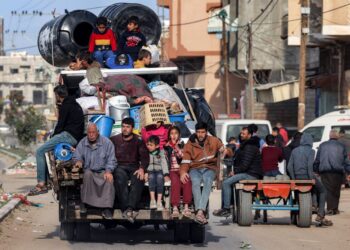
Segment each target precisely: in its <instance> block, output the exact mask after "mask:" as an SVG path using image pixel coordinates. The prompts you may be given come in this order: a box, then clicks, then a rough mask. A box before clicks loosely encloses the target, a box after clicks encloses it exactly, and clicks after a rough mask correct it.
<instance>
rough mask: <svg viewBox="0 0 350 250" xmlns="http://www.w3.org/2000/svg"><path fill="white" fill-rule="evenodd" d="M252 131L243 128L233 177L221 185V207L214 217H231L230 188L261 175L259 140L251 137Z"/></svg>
mask: <svg viewBox="0 0 350 250" xmlns="http://www.w3.org/2000/svg"><path fill="white" fill-rule="evenodd" d="M253 133H254V132H253V130H250V129H248V127H243V128H242V131H241V135H240V136H241V145H240V147H239V150H238V151H237V153H236V154H237V155H236V158H235V161H234V171H233V175H232V176H231V177H229V178H227V179H225V180H224V181H223V183H222V197H223V200H224V202H223V207H222V208H221V209H219V210H216V211H215V213H214V215H215V216H220V217H228V216H229V215H231V210H230V206H231V197H232V186H233V185H234V184H236V183H238V182H239V181H241V180H256V179H260V178H261V177H262V175H263V171H262V168H261V154H260V149H259V148H260V142H259V141H260V140H259V138H258V137H256V136H253Z"/></svg>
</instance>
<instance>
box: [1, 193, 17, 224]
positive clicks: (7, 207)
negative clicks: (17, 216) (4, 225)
mask: <svg viewBox="0 0 350 250" xmlns="http://www.w3.org/2000/svg"><path fill="white" fill-rule="evenodd" d="M20 203H21V200H20V199H18V198H14V199H12V200H10V201H9V202H8V203H7V204H6V205H5V206H3V207H2V208H0V222H2V221H3V220H4V219H5V218H6V216H7V215H9V214H10V213H11V212H12V210H13V209H15V208H16V207H17V206H18V205H19V204H20Z"/></svg>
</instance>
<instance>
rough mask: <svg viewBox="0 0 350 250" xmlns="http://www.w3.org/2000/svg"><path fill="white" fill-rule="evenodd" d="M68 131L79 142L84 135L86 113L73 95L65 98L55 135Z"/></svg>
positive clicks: (59, 113)
mask: <svg viewBox="0 0 350 250" xmlns="http://www.w3.org/2000/svg"><path fill="white" fill-rule="evenodd" d="M64 131H66V132H68V133H69V134H70V135H71V136H73V137H74V138H75V139H76V140H77V142H79V141H80V140H81V139H82V138H83V136H84V113H83V110H82V108H81V107H80V105H79V104H78V103H77V102H76V101H75V98H74V97H72V96H67V97H66V98H64V100H63V102H62V105H61V107H60V108H59V112H58V122H57V125H56V127H55V131H54V133H53V136H54V135H57V134H59V133H62V132H64Z"/></svg>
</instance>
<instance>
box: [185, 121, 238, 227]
mask: <svg viewBox="0 0 350 250" xmlns="http://www.w3.org/2000/svg"><path fill="white" fill-rule="evenodd" d="M195 129H196V133H195V134H193V135H191V136H190V138H189V141H188V142H187V143H186V145H185V147H184V151H183V158H182V162H181V169H180V179H181V182H182V183H183V184H186V183H187V182H188V181H189V180H190V177H191V181H192V192H193V198H194V206H195V210H196V216H195V221H196V222H197V223H199V224H202V225H204V224H207V223H208V221H207V219H206V215H205V212H206V210H207V204H208V201H209V196H210V191H211V188H212V185H213V181H214V179H215V176H216V171H217V170H218V164H217V155H218V153H223V155H232V152H231V151H230V150H229V149H225V147H224V145H223V144H222V142H221V141H220V140H219V139H218V138H216V137H214V136H210V135H208V125H207V124H206V123H203V122H199V123H197V124H196V127H195ZM202 182H203V187H202V188H201V183H202Z"/></svg>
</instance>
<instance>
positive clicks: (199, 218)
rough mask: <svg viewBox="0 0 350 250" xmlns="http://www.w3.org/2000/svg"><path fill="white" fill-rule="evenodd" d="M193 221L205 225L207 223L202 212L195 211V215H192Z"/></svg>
mask: <svg viewBox="0 0 350 250" xmlns="http://www.w3.org/2000/svg"><path fill="white" fill-rule="evenodd" d="M194 221H195V222H197V223H198V224H200V225H205V224H208V221H207V219H206V218H205V215H204V214H199V213H197V214H196V216H195V217H194Z"/></svg>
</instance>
